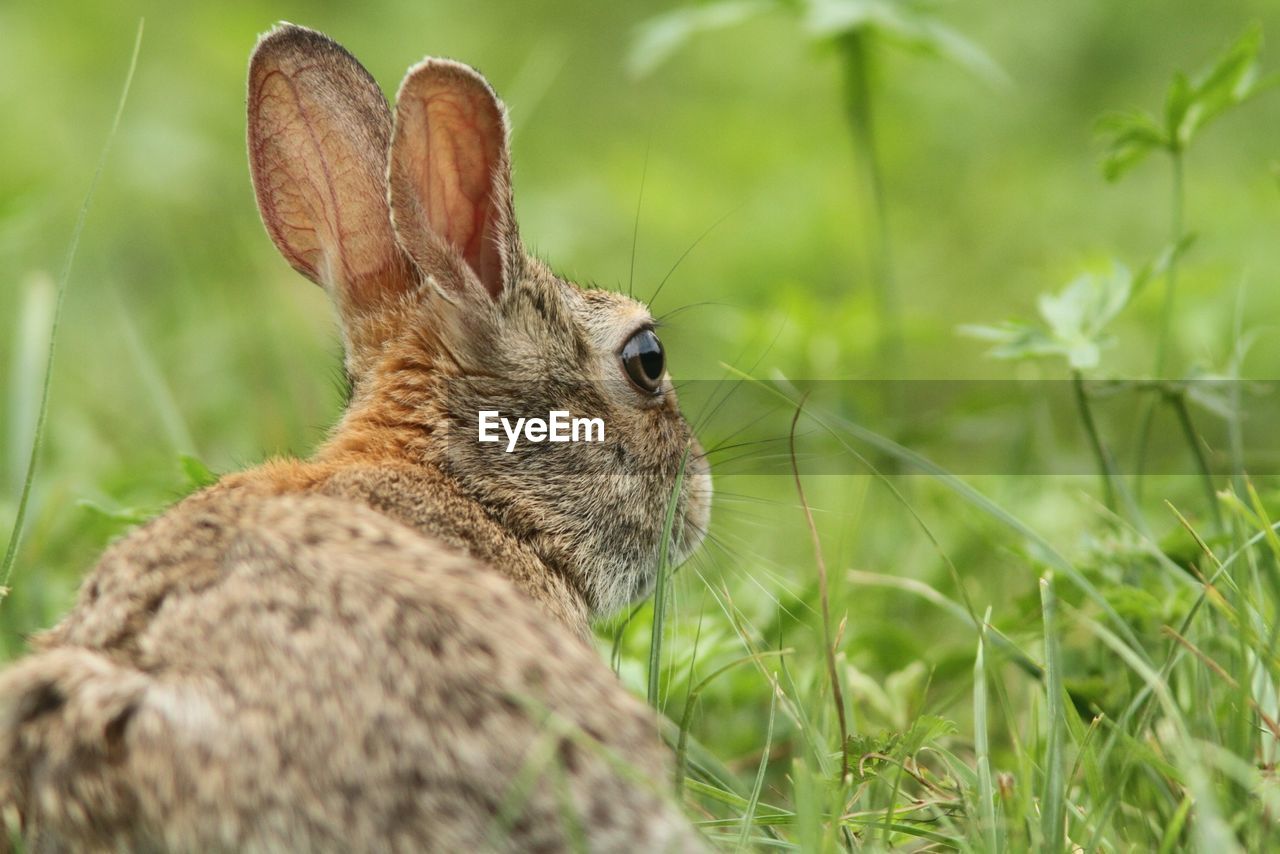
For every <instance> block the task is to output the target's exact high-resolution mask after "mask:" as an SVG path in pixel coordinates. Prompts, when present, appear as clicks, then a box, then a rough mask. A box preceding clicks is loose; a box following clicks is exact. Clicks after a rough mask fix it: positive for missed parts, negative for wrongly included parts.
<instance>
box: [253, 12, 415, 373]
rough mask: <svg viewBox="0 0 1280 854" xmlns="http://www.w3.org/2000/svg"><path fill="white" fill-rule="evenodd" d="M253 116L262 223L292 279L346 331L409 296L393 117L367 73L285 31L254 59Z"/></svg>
mask: <svg viewBox="0 0 1280 854" xmlns="http://www.w3.org/2000/svg"><path fill="white" fill-rule="evenodd" d="M248 109H249V133H248V136H249V167H250V171H251V173H252V175H253V187H254V190H255V192H256V193H257V196H258V209H259V210H260V211H261V213H262V221H263V223H264V224H265V225H266V227H267V231H268V232H269V233H270V235H271V239H272V240H273V241H275V244H276V247H277V248H278V249H279V250H280V252H281V254H283V255H284V257H285V259H286V260H287V261H288V262H289V263H290V264H292V265H293V267H294V269H296V270H297V271H298V272H300V273H302V275H304V276H306V277H307V278H308V279H311V280H312V281H313V282H317V283H318V284H320V285H321V286H323V287H324V288H325V289H326V290H327V291H329V293H330V296H331V297H332V298H333V299H334V301H335V302H336V303H337V304H338V309H339V313H340V314H341V315H342V318H343V321H344V325H345V326H349V325H350V324H351V322H352V320H353V317H356V316H359V315H361V314H363V313H365V312H367V311H368V310H369V309H370V308H372V307H373V306H374V305H375V304H376V303H378V302H380V301H382V300H384V299H385V298H386V297H387V296H389V295H390V292H399V291H403V290H407V289H409V288H411V287H413V286H414V285H415V284H416V274H415V272H414V271H413V268H412V264H411V263H410V262H409V261H408V259H407V258H406V257H405V256H404V253H403V252H402V250H401V249H400V247H399V245H398V244H397V243H396V240H395V236H394V234H393V233H392V230H391V214H390V211H389V209H388V202H387V190H386V158H387V146H388V144H389V141H390V137H391V113H390V110H388V108H387V102H386V99H385V98H384V97H383V95H382V91H381V90H380V89H379V88H378V85H377V83H375V82H374V80H373V78H372V77H371V76H370V75H369V72H367V71H365V69H364V68H363V67H362V66H361V65H360V63H359V62H357V61H356V59H355V57H353V56H352V55H351V54H349V53H347V51H346V50H345V49H343V48H342V46H341V45H339V44H337V43H336V42H334V41H332V40H330V39H329V38H327V37H325V36H323V35H321V34H320V33H317V32H315V31H313V30H308V29H305V28H303V27H298V26H294V25H292V24H282V25H281V26H279V27H278V28H276V29H275V30H273V31H272V32H270V33H268V34H267V35H266V36H265V37H263V39H262V40H261V41H260V42H258V46H257V48H256V49H255V50H254V52H253V57H252V59H251V60H250V62H249V96H248ZM346 331H347V332H348V335H349V336H350V335H351V333H352V332H353V330H351V329H347V330H346ZM352 343H359V342H349V344H352ZM349 355H351V354H350V353H349Z"/></svg>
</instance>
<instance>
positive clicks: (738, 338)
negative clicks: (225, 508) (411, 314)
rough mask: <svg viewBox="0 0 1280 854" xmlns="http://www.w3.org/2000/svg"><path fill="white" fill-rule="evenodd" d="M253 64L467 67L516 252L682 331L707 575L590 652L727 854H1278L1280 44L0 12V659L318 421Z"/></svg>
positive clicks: (1006, 30)
mask: <svg viewBox="0 0 1280 854" xmlns="http://www.w3.org/2000/svg"><path fill="white" fill-rule="evenodd" d="M655 16H657V17H655ZM142 18H145V30H144V35H143V38H142V41H141V47H140V50H139V52H138V56H137V64H136V70H135V72H134V75H133V79H132V84H131V87H130V90H129V93H128V98H127V100H126V101H125V103H124V105H123V109H122V111H121V112H120V117H119V126H118V130H117V131H116V132H115V134H114V136H113V137H111V138H110V147H109V149H108V148H107V147H106V146H107V141H108V138H109V137H110V131H111V127H112V123H113V117H114V116H115V115H116V112H117V106H118V104H119V102H120V98H121V92H122V89H123V86H124V83H125V79H126V76H127V74H128V72H129V67H130V58H131V53H132V51H133V47H134V43H135V34H136V32H137V30H138V26H139V20H140V19H142ZM279 19H287V20H292V21H295V22H297V23H301V24H305V25H308V26H311V27H315V28H317V29H321V30H324V31H326V32H328V33H330V34H331V35H333V36H334V37H335V38H337V39H338V40H340V41H342V42H343V43H345V44H346V45H347V46H348V47H349V48H351V49H352V51H353V52H354V53H355V54H356V55H358V56H360V57H361V58H362V60H363V61H364V62H365V63H366V64H367V65H368V66H369V68H370V70H371V71H372V72H373V73H374V75H375V76H376V77H377V78H378V79H379V80H380V82H381V83H382V85H383V87H384V89H386V90H391V89H393V87H394V85H395V84H396V83H397V82H398V80H399V78H400V75H401V74H402V73H403V70H404V68H405V67H406V66H408V65H409V64H410V63H411V62H413V61H416V60H417V59H418V58H420V57H421V56H422V55H423V54H426V53H433V54H439V55H448V56H452V57H455V58H458V59H462V60H464V61H467V62H469V63H471V64H473V65H476V66H478V67H479V68H481V70H483V71H484V72H485V74H486V75H487V76H488V77H489V79H490V80H491V81H492V82H493V83H494V85H495V86H496V87H497V89H498V90H499V92H500V93H501V94H502V95H503V97H504V98H505V100H506V101H507V103H508V105H509V107H510V110H511V119H512V123H513V128H514V139H513V147H514V158H515V163H514V166H515V184H516V200H517V207H518V210H519V215H520V220H521V230H522V233H523V235H524V236H525V239H526V241H527V242H529V243H530V244H531V246H532V247H533V248H534V249H536V251H537V252H538V254H540V255H542V256H544V257H546V258H547V259H549V260H550V261H551V262H552V264H553V265H554V266H555V267H556V268H557V269H558V270H559V271H561V272H562V273H564V274H565V275H567V276H570V277H574V278H577V279H578V280H580V281H583V282H593V283H596V284H599V285H600V286H602V287H609V288H621V289H626V288H628V287H629V286H630V285H631V283H632V280H634V283H633V284H634V291H635V293H636V294H637V295H638V296H641V297H645V298H648V297H649V296H650V294H653V293H654V292H655V291H657V290H658V288H659V287H661V290H660V292H659V293H658V295H657V299H656V300H655V302H654V310H655V313H657V314H660V315H663V316H664V329H663V341H664V344H665V346H666V348H667V353H668V358H669V364H670V368H671V371H672V373H673V375H675V376H676V378H677V380H678V381H680V382H682V383H684V384H685V386H686V390H685V392H683V394H684V400H685V409H686V412H687V414H688V415H689V417H690V420H691V421H693V422H694V423H695V424H696V425H697V428H698V430H699V433H700V436H701V438H702V441H703V444H704V445H705V446H706V447H708V448H712V449H714V451H713V453H712V455H711V456H712V464H713V471H715V472H716V473H717V477H716V488H717V493H718V496H717V501H716V507H715V511H714V522H713V526H712V536H711V538H710V542H709V543H708V545H707V546H706V547H705V548H704V550H703V552H702V553H701V554H700V555H698V556H696V557H695V558H694V559H693V560H691V561H690V562H689V563H688V564H686V565H685V566H684V567H682V568H680V569H678V570H677V571H676V572H675V573H674V574H673V576H672V578H671V586H670V588H669V590H668V591H665V592H666V595H665V596H664V601H665V605H666V607H665V608H664V609H663V610H662V612H661V613H659V614H656V615H655V613H654V610H653V605H652V603H650V604H646V605H644V606H641V607H640V608H638V609H637V610H635V611H634V612H633V613H630V614H624V615H622V616H621V617H619V618H618V619H617V620H614V621H612V622H610V623H608V624H604V625H601V626H600V627H599V632H598V636H599V641H600V649H601V655H602V656H604V657H606V658H608V659H609V660H610V661H611V662H612V663H613V665H614V666H615V667H616V668H617V670H618V672H619V673H620V675H621V677H622V678H623V680H624V681H625V682H626V683H627V684H628V685H629V686H631V687H632V688H633V690H634V691H635V692H636V693H637V694H639V695H642V696H643V695H646V694H647V695H649V697H650V699H651V700H652V701H653V702H654V704H655V705H656V706H657V707H658V708H659V709H660V710H661V711H662V712H663V713H665V715H666V716H667V717H668V718H669V719H670V721H671V722H672V732H673V736H672V740H673V742H675V743H676V744H677V750H678V759H679V763H680V772H681V773H680V778H679V780H678V781H677V783H678V785H679V787H680V790H681V793H682V796H683V797H684V799H685V801H686V803H687V805H688V807H689V811H690V814H691V815H692V816H693V817H694V818H695V820H697V821H699V822H701V824H702V826H703V827H704V829H705V831H706V833H707V834H708V835H709V836H711V837H712V838H714V839H715V840H717V842H718V843H720V844H723V846H724V847H725V848H727V849H738V848H746V849H752V848H760V849H771V848H782V849H791V848H798V849H800V850H804V851H819V850H823V851H825V850H838V849H843V848H868V849H872V850H878V849H882V848H899V847H902V848H908V849H911V850H934V849H961V850H966V851H968V850H974V851H999V850H1008V851H1018V850H1029V849H1036V850H1060V849H1066V848H1071V849H1076V848H1083V849H1085V850H1090V851H1093V850H1101V851H1148V850H1161V851H1172V850H1205V851H1212V852H1213V853H1214V854H1223V852H1227V851H1231V850H1247V851H1261V850H1269V849H1270V848H1272V847H1275V846H1277V845H1280V829H1278V827H1277V821H1280V783H1278V781H1277V778H1276V773H1275V762H1276V760H1277V756H1278V755H1280V724H1278V723H1277V720H1278V719H1280V619H1278V618H1280V526H1277V525H1276V524H1275V523H1273V521H1272V520H1273V519H1276V518H1280V478H1278V477H1276V475H1278V474H1280V467H1278V463H1280V459H1277V452H1280V444H1277V440H1276V437H1277V436H1280V421H1276V420H1275V419H1274V418H1272V419H1271V420H1270V421H1269V420H1268V416H1267V414H1266V406H1267V393H1268V392H1270V393H1272V394H1274V391H1275V389H1274V387H1273V386H1271V385H1268V383H1267V381H1271V380H1274V379H1276V378H1277V377H1280V333H1277V331H1276V330H1277V326H1276V322H1275V319H1277V318H1280V240H1277V235H1280V91H1277V90H1276V89H1277V88H1280V87H1272V84H1273V83H1274V82H1275V79H1274V76H1273V75H1274V74H1275V73H1276V72H1277V71H1280V49H1277V48H1275V47H1274V46H1273V45H1269V44H1267V43H1266V42H1265V38H1264V37H1265V36H1270V37H1271V38H1273V39H1277V38H1280V6H1277V4H1275V3H1274V2H1272V0H1222V2H1219V3H1215V4H1213V7H1212V12H1210V11H1208V9H1207V8H1206V5H1205V4H1202V3H1197V2H1193V0H1138V2H1133V3H1124V4H1118V3H1114V2H1108V1H1107V0H1082V2H1076V3H1070V4H1066V3H1062V4H1037V5H1035V6H1033V7H1025V8H1024V7H1018V9H1017V10H1016V12H1015V11H1013V10H1012V9H1011V7H1010V6H1009V4H1006V3H1000V2H996V0H965V2H956V3H950V4H940V5H934V4H926V3H920V2H909V0H791V2H784V0H777V2H759V3H755V2H750V0H748V2H738V3H728V4H725V3H719V4H716V3H712V4H700V5H692V6H683V7H681V6H666V5H664V6H662V7H661V8H655V7H652V6H651V5H650V4H646V3H641V2H619V3H608V4H603V3H592V2H587V0H552V2H548V3H539V4H529V3H517V2H497V0H481V2H475V3H468V4H445V3H420V2H419V3H410V2H407V0H377V2H373V3H368V4H360V5H359V6H358V7H357V6H356V5H354V4H352V5H349V6H348V5H343V4H337V3H316V4H313V5H308V4H304V3H300V2H293V0H289V2H281V3H275V4H272V3H266V2H262V0H255V2H243V3H223V4H213V3H209V4H189V5H182V6H179V5H177V4H166V3H159V2H152V3H145V2H125V3H114V2H111V3H109V2H105V0H90V1H89V2H76V3H72V2H70V1H69V0H45V2H39V3H36V2H29V0H17V2H10V3H6V4H4V5H2V6H0V80H2V81H3V83H0V93H2V94H3V99H0V100H2V102H3V103H4V104H5V105H6V107H5V109H6V112H7V115H8V120H7V121H6V123H5V128H6V129H5V132H4V133H3V134H0V258H3V265H2V269H3V279H4V282H5V283H6V284H5V286H4V287H3V288H0V342H2V343H0V410H2V415H0V435H3V443H2V447H3V455H2V456H0V531H4V532H5V533H4V534H3V535H0V536H4V537H6V538H7V537H8V536H9V531H10V530H11V529H12V526H13V523H14V520H15V519H16V517H17V515H18V507H19V502H20V496H21V495H22V492H23V487H24V484H26V483H27V475H28V462H29V459H30V456H31V448H32V445H33V441H34V439H35V437H36V435H37V424H38V423H39V421H40V413H41V400H42V390H43V388H44V382H45V368H46V364H47V356H48V353H49V342H50V331H51V329H52V324H53V321H54V317H55V315H56V314H57V312H58V305H59V299H60V298H62V300H63V301H62V302H61V314H60V324H59V327H58V330H57V338H56V345H57V349H56V358H55V360H54V362H53V371H52V374H51V376H50V382H49V386H48V388H49V397H48V406H47V420H46V421H45V423H44V427H43V430H42V432H41V434H40V439H41V443H40V452H39V454H38V457H37V459H38V465H37V467H36V468H35V470H34V479H33V480H31V482H30V486H31V489H30V494H29V502H28V505H27V508H26V518H25V523H24V525H23V526H22V537H21V540H20V541H19V542H18V543H17V544H16V546H15V544H13V543H10V546H11V549H12V550H14V556H15V559H14V561H13V563H12V566H11V567H10V568H9V573H10V574H8V575H7V577H6V578H5V579H4V583H5V584H6V586H7V587H8V588H9V590H8V593H7V595H6V596H5V597H4V598H3V600H0V659H5V658H10V657H13V656H16V655H18V654H19V653H20V651H21V649H22V645H23V637H24V635H25V634H27V633H29V632H31V631H34V630H36V629H37V628H40V627H43V626H47V625H49V624H51V623H52V622H53V621H55V620H56V619H57V617H58V616H59V614H60V613H62V612H63V611H64V610H65V609H66V608H67V607H68V605H69V603H70V602H71V599H72V596H73V595H74V592H75V589H76V586H77V583H78V580H79V578H80V577H81V576H82V574H83V573H84V572H85V570H86V569H87V568H88V567H89V566H91V565H92V563H93V561H94V559H95V556H96V554H97V553H99V552H100V551H101V549H102V548H103V547H104V545H105V544H106V543H107V542H109V541H110V540H111V539H112V538H114V537H117V536H119V535H121V534H122V533H123V532H125V531H126V530H128V529H129V527H130V526H132V525H134V524H136V523H137V522H139V521H141V520H144V519H146V518H148V517H150V516H151V515H153V514H154V513H156V512H158V511H159V510H161V509H162V508H164V507H165V506H167V505H168V504H170V503H172V502H173V501H174V500H176V499H177V498H179V497H181V496H182V495H184V494H186V493H188V492H190V491H191V490H193V489H195V488H197V487H198V486H199V485H201V484H202V483H204V482H206V480H207V479H208V477H210V472H212V473H215V474H220V473H224V472H229V471H234V470H236V469H239V468H242V467H245V466H248V465H251V464H253V463H255V462H257V461H260V460H262V459H265V458H266V457H268V456H271V455H278V454H300V455H305V454H306V453H307V452H308V450H309V449H310V448H312V447H313V446H314V445H315V444H316V443H317V441H318V440H319V439H320V438H321V437H323V435H324V433H325V430H326V429H327V428H328V426H329V425H331V424H332V423H333V422H334V420H335V418H336V416H337V414H338V411H339V407H340V406H341V397H342V395H341V390H340V387H339V386H340V383H339V382H338V366H339V353H338V344H337V340H336V337H335V334H334V330H333V325H332V320H331V318H330V316H329V308H328V306H327V304H326V302H325V300H324V297H323V294H322V293H321V291H320V289H318V288H315V287H314V286H311V285H310V284H308V283H306V282H304V281H303V280H302V279H301V278H299V277H298V276H297V275H296V274H294V273H293V272H292V271H291V270H290V269H289V268H288V267H287V265H286V264H285V263H284V262H282V261H281V260H280V259H279V258H278V256H277V255H276V254H275V251H274V249H273V247H272V246H271V244H270V242H269V240H268V239H267V237H266V235H265V234H264V233H263V230H262V226H261V223H260V221H259V219H258V216H257V213H256V211H255V209H254V201H253V194H252V191H251V188H250V184H249V178H248V171H247V168H246V161H245V154H244V73H245V67H246V62H247V56H248V53H249V51H250V49H251V48H252V46H253V44H254V41H255V38H256V36H257V34H258V33H260V32H262V31H264V30H266V29H268V28H269V27H270V26H271V24H272V23H273V22H274V21H276V20H279ZM1180 75H1182V76H1180ZM100 162H101V163H102V164H103V166H102V171H101V177H100V180H96V179H95V169H96V167H97V165H98V164H99V163H100ZM1108 173H1109V174H1108ZM95 180H96V184H95ZM91 186H92V187H95V189H94V192H93V196H92V199H91V206H90V207H89V208H88V210H87V214H86V215H85V217H84V221H83V229H82V230H80V227H79V225H78V224H77V219H78V216H79V213H80V211H81V209H82V204H83V203H84V199H85V195H86V192H87V191H88V190H89V189H90V187H91ZM73 235H78V245H77V248H76V249H75V254H74V257H73V258H71V257H70V256H69V252H70V250H71V247H72V245H73V243H75V239H74V237H73ZM669 271H670V272H669ZM660 283H661V284H660ZM60 294H61V295H62V296H61V297H60ZM1112 381H1115V382H1112ZM1246 381H1256V382H1253V383H1250V382H1246ZM806 393H807V394H808V399H807V401H806V402H805V404H804V410H803V412H802V413H801V416H800V417H799V419H798V420H797V422H796V426H795V453H794V459H795V460H796V463H797V467H798V469H799V471H800V483H801V486H802V489H803V492H801V491H800V489H798V487H797V479H796V477H794V476H793V475H792V471H791V460H792V457H793V455H792V452H791V440H790V438H789V433H790V430H791V421H792V415H793V414H794V412H795V409H796V406H797V404H798V402H799V401H800V399H801V398H802V397H804V396H805V395H806ZM757 419H758V420H757ZM1100 474H1101V475H1103V476H1100ZM810 519H811V520H812V523H810ZM655 637H658V638H660V639H661V643H659V644H655V643H654V640H655Z"/></svg>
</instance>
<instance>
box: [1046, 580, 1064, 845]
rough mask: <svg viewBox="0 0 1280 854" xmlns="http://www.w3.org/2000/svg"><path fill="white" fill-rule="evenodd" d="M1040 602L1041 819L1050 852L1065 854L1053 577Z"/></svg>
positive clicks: (1061, 723)
mask: <svg viewBox="0 0 1280 854" xmlns="http://www.w3.org/2000/svg"><path fill="white" fill-rule="evenodd" d="M1040 601H1041V607H1042V612H1043V615H1044V669H1045V693H1046V694H1047V695H1048V700H1049V701H1048V716H1049V718H1048V720H1047V721H1045V724H1046V726H1047V728H1048V742H1047V745H1046V749H1045V758H1044V794H1043V795H1042V796H1041V803H1040V819H1041V833H1042V834H1043V839H1044V846H1045V850H1046V851H1061V850H1062V846H1063V841H1064V840H1063V833H1064V832H1065V828H1064V826H1063V823H1064V821H1065V808H1064V806H1063V804H1064V800H1065V797H1066V794H1065V793H1066V781H1065V780H1064V779H1063V760H1062V748H1063V739H1064V735H1065V731H1066V725H1067V723H1066V713H1065V711H1064V710H1063V707H1062V696H1063V693H1062V663H1061V658H1060V653H1059V649H1058V627H1057V622H1056V616H1057V601H1056V599H1055V598H1054V593H1053V575H1052V574H1049V575H1046V576H1045V577H1044V578H1042V579H1040Z"/></svg>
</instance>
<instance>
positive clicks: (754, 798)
mask: <svg viewBox="0 0 1280 854" xmlns="http://www.w3.org/2000/svg"><path fill="white" fill-rule="evenodd" d="M770 696H771V697H772V699H771V700H770V701H769V723H768V726H767V728H766V730H765V735H764V749H763V750H762V751H761V753H760V767H759V768H758V769H757V770H756V781H755V784H754V785H753V786H752V787H751V797H750V798H749V799H748V800H747V808H746V810H744V811H743V813H742V835H741V836H740V837H738V847H737V849H736V850H738V851H741V850H743V849H744V848H746V846H747V840H748V839H749V838H750V836H751V826H752V822H753V821H754V820H755V815H756V808H757V807H758V806H759V804H760V792H761V791H762V790H763V789H764V774H765V771H767V770H768V769H769V751H770V750H771V749H772V748H773V722H774V717H775V714H776V713H777V710H778V693H777V691H776V690H775V691H774V693H773V694H771V695H770Z"/></svg>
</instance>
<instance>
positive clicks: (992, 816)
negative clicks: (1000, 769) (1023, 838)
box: [973, 607, 1000, 852]
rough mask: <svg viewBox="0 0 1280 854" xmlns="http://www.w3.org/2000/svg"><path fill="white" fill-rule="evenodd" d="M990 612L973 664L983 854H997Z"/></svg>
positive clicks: (979, 808)
mask: <svg viewBox="0 0 1280 854" xmlns="http://www.w3.org/2000/svg"><path fill="white" fill-rule="evenodd" d="M990 622H991V608H990V607H988V608H987V612H986V613H985V614H984V615H983V616H982V628H981V629H980V630H979V632H978V655H977V658H976V659H975V661H974V664H973V751H974V754H975V756H976V759H977V764H978V800H979V801H980V803H979V805H978V815H979V820H980V821H981V822H982V836H983V841H984V844H985V845H986V850H988V851H991V852H998V851H1000V844H999V842H1000V840H999V837H998V835H997V826H996V793H995V786H994V785H993V784H992V781H991V745H990V743H989V742H988V736H987V731H988V730H987V628H986V627H987V624H988V623H990Z"/></svg>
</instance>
